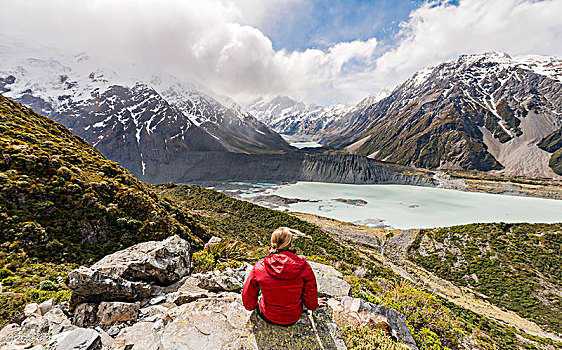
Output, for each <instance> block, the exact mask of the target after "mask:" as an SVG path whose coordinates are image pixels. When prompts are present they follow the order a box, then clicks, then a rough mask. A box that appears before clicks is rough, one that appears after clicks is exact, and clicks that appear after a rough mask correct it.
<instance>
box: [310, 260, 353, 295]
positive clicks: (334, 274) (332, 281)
mask: <svg viewBox="0 0 562 350" xmlns="http://www.w3.org/2000/svg"><path fill="white" fill-rule="evenodd" d="M308 263H309V264H310V267H312V271H314V275H315V276H316V284H317V285H318V295H320V296H328V297H344V296H348V295H349V293H350V291H351V286H350V285H349V284H348V283H347V282H346V281H344V279H343V275H342V273H341V272H339V271H338V270H336V269H334V268H333V267H332V266H328V265H324V264H319V263H316V262H314V261H309V262H308Z"/></svg>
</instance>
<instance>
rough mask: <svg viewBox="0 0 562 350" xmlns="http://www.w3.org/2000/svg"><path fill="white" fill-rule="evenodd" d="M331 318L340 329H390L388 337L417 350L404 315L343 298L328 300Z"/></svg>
mask: <svg viewBox="0 0 562 350" xmlns="http://www.w3.org/2000/svg"><path fill="white" fill-rule="evenodd" d="M328 305H329V306H330V307H331V308H332V310H333V317H334V320H336V323H337V324H338V325H339V326H340V327H345V326H350V325H351V326H369V327H375V328H381V329H383V330H384V329H387V327H390V330H389V333H390V334H389V335H390V336H391V337H392V338H393V339H394V340H395V341H399V342H401V343H403V344H405V345H407V346H408V347H410V348H411V349H415V350H417V349H418V347H417V345H416V341H415V340H414V337H413V336H412V334H411V333H410V330H409V329H408V326H407V324H406V318H405V317H404V315H402V314H401V313H399V312H398V311H396V310H394V309H390V308H388V307H386V306H380V305H375V304H372V303H369V302H367V301H364V300H362V299H358V298H352V297H349V296H347V297H343V298H342V299H341V301H339V300H337V299H334V298H332V299H330V300H328Z"/></svg>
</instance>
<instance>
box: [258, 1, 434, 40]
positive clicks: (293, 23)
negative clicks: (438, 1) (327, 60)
mask: <svg viewBox="0 0 562 350" xmlns="http://www.w3.org/2000/svg"><path fill="white" fill-rule="evenodd" d="M424 2H425V1H424V0H370V1H369V0H330V1H328V0H313V1H304V2H298V3H294V4H292V5H290V6H287V7H278V8H272V9H271V12H272V13H271V14H270V16H268V21H267V22H266V23H264V24H262V25H261V26H260V29H261V30H262V31H263V32H264V34H266V35H267V36H268V37H269V39H271V41H272V43H273V47H274V49H286V50H288V51H293V50H301V51H302V50H305V49H308V48H318V49H326V48H327V47H330V46H332V45H334V44H336V43H338V42H342V41H353V40H367V39H370V38H373V37H376V38H377V39H378V40H379V41H381V42H384V43H386V44H392V42H393V41H394V37H395V35H396V34H397V33H398V30H399V24H400V23H401V22H403V21H406V20H407V19H408V15H409V14H410V12H412V11H413V10H414V9H416V8H418V7H419V6H420V5H422V4H423V3H424Z"/></svg>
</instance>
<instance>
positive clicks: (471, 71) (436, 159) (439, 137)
mask: <svg viewBox="0 0 562 350" xmlns="http://www.w3.org/2000/svg"><path fill="white" fill-rule="evenodd" d="M560 96H562V60H561V59H559V58H556V57H548V56H521V57H517V58H512V57H511V56H509V55H507V54H503V53H496V52H493V53H487V54H475V55H463V56H460V57H459V58H457V59H454V60H450V61H447V62H444V63H442V64H440V65H437V66H430V67H426V68H424V69H423V70H421V71H419V72H417V73H415V74H414V75H413V76H411V77H410V78H409V79H408V80H406V81H405V82H404V83H402V84H400V85H399V86H398V87H396V88H395V89H394V90H393V92H392V93H391V94H390V95H389V96H388V97H386V98H383V99H382V100H380V101H378V102H375V103H365V104H364V105H362V106H359V108H355V109H354V110H352V111H351V112H350V113H347V114H346V115H345V116H343V117H342V118H340V119H339V120H338V121H337V122H336V123H334V124H333V125H332V126H331V127H330V128H329V129H328V130H326V134H327V136H326V137H325V142H327V143H328V144H329V145H330V146H332V147H334V148H336V149H345V150H346V151H348V152H351V153H356V154H361V155H365V156H369V157H371V158H374V159H378V160H385V161H391V162H396V163H400V164H404V165H411V166H419V167H424V168H430V169H437V168H453V169H454V168H463V169H469V170H470V169H476V170H486V171H489V170H502V171H503V173H505V174H508V175H509V174H513V175H527V176H539V177H540V176H545V177H552V178H560V175H559V174H556V173H555V172H554V171H553V170H552V168H549V166H548V163H549V159H550V158H551V156H552V155H551V154H549V152H546V151H544V150H542V149H540V148H539V147H538V146H537V143H539V142H540V141H541V140H542V139H543V138H544V137H546V136H548V134H550V133H551V132H553V131H554V130H556V129H557V128H559V127H560V125H561V124H562V98H561V97H560ZM535 158H538V159H539V160H536V159H535Z"/></svg>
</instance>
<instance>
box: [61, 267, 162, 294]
mask: <svg viewBox="0 0 562 350" xmlns="http://www.w3.org/2000/svg"><path fill="white" fill-rule="evenodd" d="M68 287H69V288H70V289H71V290H72V298H73V299H78V300H80V301H86V302H100V301H136V300H141V299H146V298H149V297H150V295H151V287H150V285H149V284H147V283H143V282H132V281H128V280H125V279H124V278H121V277H119V276H115V275H111V274H108V273H104V272H102V271H98V270H95V269H92V268H88V267H84V266H81V267H80V268H78V269H75V270H73V271H72V272H70V274H69V275H68Z"/></svg>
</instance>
